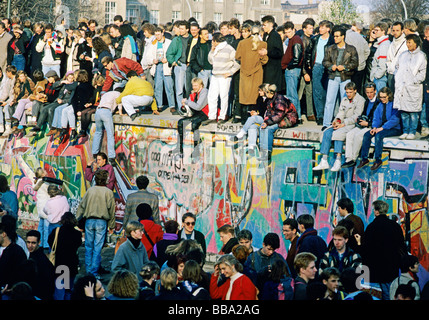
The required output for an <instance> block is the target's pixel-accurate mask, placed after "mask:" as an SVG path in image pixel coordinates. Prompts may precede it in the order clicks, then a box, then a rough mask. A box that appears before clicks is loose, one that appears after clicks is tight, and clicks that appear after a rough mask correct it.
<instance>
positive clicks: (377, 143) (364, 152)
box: [360, 129, 401, 161]
mask: <svg viewBox="0 0 429 320" xmlns="http://www.w3.org/2000/svg"><path fill="white" fill-rule="evenodd" d="M400 134H401V130H400V129H384V130H382V131H380V132H379V133H376V134H375V135H374V136H373V135H371V132H370V131H368V132H367V133H365V134H364V136H363V140H362V149H361V151H360V152H361V156H362V160H364V159H368V154H369V148H370V147H371V139H372V138H373V137H374V159H375V161H381V154H382V152H383V140H384V138H387V137H392V136H397V135H400Z"/></svg>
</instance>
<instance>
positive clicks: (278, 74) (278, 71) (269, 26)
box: [261, 16, 285, 91]
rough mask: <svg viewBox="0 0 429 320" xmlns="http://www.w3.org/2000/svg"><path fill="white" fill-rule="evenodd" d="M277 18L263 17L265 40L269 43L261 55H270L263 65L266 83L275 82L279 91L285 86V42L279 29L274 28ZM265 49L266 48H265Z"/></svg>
mask: <svg viewBox="0 0 429 320" xmlns="http://www.w3.org/2000/svg"><path fill="white" fill-rule="evenodd" d="M274 24H275V20H274V17H273V16H265V17H263V18H262V29H263V30H264V36H263V40H264V41H265V42H266V43H267V49H266V52H262V53H261V55H263V54H267V55H268V62H267V63H266V64H265V65H264V66H263V69H264V81H263V82H264V83H269V84H275V85H276V87H277V90H278V91H282V90H284V88H285V82H284V78H283V72H282V68H281V65H282V57H283V42H282V38H281V37H280V35H279V34H278V33H277V31H275V30H274ZM264 51H265V50H264Z"/></svg>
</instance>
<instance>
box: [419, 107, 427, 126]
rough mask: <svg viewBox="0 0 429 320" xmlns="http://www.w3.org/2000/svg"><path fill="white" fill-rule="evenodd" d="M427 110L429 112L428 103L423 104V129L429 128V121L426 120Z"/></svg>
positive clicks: (421, 118) (421, 115)
mask: <svg viewBox="0 0 429 320" xmlns="http://www.w3.org/2000/svg"><path fill="white" fill-rule="evenodd" d="M426 110H427V105H426V102H423V105H422V112H421V113H420V123H421V124H422V127H426V128H427V127H429V124H428V120H427V118H426Z"/></svg>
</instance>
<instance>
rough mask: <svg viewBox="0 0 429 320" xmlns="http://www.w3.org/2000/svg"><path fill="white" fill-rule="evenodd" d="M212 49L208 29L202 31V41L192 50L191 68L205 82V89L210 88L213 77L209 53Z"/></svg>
mask: <svg viewBox="0 0 429 320" xmlns="http://www.w3.org/2000/svg"><path fill="white" fill-rule="evenodd" d="M211 48H212V43H211V40H209V31H208V29H207V28H201V29H200V39H199V41H198V42H197V44H196V45H195V46H194V47H193V48H192V51H191V58H190V60H189V68H191V69H192V72H193V73H195V74H196V75H197V77H198V78H200V79H201V80H203V83H204V88H208V83H209V80H210V77H211V70H212V69H213V66H212V65H211V64H210V63H209V59H208V56H209V52H210V50H211Z"/></svg>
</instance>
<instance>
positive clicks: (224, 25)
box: [219, 21, 229, 37]
mask: <svg viewBox="0 0 429 320" xmlns="http://www.w3.org/2000/svg"><path fill="white" fill-rule="evenodd" d="M219 32H220V34H221V35H222V36H224V37H225V36H227V35H229V28H228V21H222V22H221V23H219Z"/></svg>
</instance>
